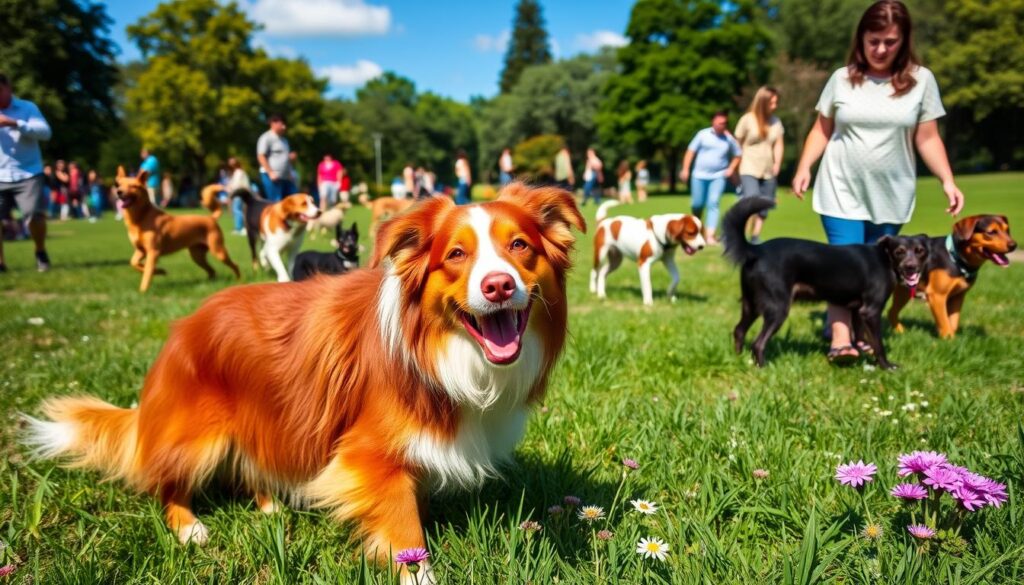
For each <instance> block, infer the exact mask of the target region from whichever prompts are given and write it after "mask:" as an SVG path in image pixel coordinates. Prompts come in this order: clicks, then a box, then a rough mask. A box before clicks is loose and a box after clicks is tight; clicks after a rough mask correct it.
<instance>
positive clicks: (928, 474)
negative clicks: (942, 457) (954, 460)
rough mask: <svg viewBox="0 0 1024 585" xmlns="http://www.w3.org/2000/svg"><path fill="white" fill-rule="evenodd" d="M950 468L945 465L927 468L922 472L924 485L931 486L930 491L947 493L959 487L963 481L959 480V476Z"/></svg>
mask: <svg viewBox="0 0 1024 585" xmlns="http://www.w3.org/2000/svg"><path fill="white" fill-rule="evenodd" d="M951 467H952V466H950V465H946V464H942V465H936V466H934V467H929V468H928V469H926V470H925V471H924V484H925V485H929V486H931V487H932V489H937V490H944V491H947V492H952V491H953V490H955V489H956V488H958V487H960V485H961V484H962V483H963V480H961V479H960V474H959V473H957V472H956V471H954V470H953V469H951Z"/></svg>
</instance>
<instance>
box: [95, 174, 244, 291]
mask: <svg viewBox="0 0 1024 585" xmlns="http://www.w3.org/2000/svg"><path fill="white" fill-rule="evenodd" d="M148 176H149V175H148V173H147V172H146V171H141V172H140V173H139V174H138V176H136V177H129V176H127V175H126V174H125V172H124V167H117V183H116V184H115V186H114V194H115V195H117V197H118V199H120V200H121V205H122V206H123V208H124V224H125V226H127V227H128V239H129V240H131V243H132V246H134V247H135V253H134V254H132V259H131V265H132V268H134V269H136V270H138V271H140V272H142V284H140V285H139V292H146V291H147V290H149V284H150V282H152V280H153V275H154V274H164V271H163V270H162V269H157V267H156V261H157V260H158V259H159V258H160V256H162V255H164V254H172V253H174V252H177V251H178V250H181V249H183V248H188V251H189V253H190V254H192V260H193V261H194V262H195V263H196V264H198V265H199V267H200V268H202V269H203V270H205V271H206V274H207V275H208V276H209V277H210V278H211V279H212V278H213V277H214V276H216V273H215V272H214V271H213V268H212V267H211V266H210V263H209V262H207V261H206V253H207V252H208V251H209V252H211V253H213V255H214V256H215V257H216V258H217V259H218V260H220V261H221V262H223V263H224V264H225V265H227V267H228V268H230V269H231V271H232V272H234V273H235V278H239V277H240V276H241V274H240V273H239V272H238V266H236V265H235V263H234V262H232V261H231V257H230V256H228V250H227V248H225V247H224V233H223V232H221V231H220V226H218V225H217V220H216V219H214V218H213V217H209V216H200V215H171V214H169V213H166V212H164V211H163V210H162V209H158V208H157V207H154V206H153V204H152V203H150V201H149V194H148V193H147V192H146V178H147V177H148ZM218 209H219V206H218Z"/></svg>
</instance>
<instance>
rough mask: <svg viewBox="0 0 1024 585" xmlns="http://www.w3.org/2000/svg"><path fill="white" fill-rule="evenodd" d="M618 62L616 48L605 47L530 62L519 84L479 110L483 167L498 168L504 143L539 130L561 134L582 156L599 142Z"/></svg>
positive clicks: (507, 144) (515, 141)
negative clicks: (606, 92) (606, 91)
mask: <svg viewBox="0 0 1024 585" xmlns="http://www.w3.org/2000/svg"><path fill="white" fill-rule="evenodd" d="M615 65H616V62H615V53H614V51H612V50H610V49H606V50H604V51H602V52H600V53H597V54H593V55H579V56H577V57H574V58H572V59H565V60H562V61H557V62H555V63H549V64H546V65H533V66H531V67H527V68H526V69H525V70H524V71H523V74H522V77H521V78H520V79H519V83H517V84H516V86H515V88H514V89H513V90H512V91H511V92H510V93H508V94H506V95H499V96H498V97H496V98H495V99H494V100H493V101H492V102H490V103H489V104H488V106H487V107H485V108H484V110H483V112H481V114H480V121H481V124H480V150H481V161H480V165H481V172H484V171H487V170H490V169H492V168H494V166H495V165H496V164H497V160H498V155H499V154H500V153H501V150H502V149H503V148H510V147H512V146H514V145H516V144H518V143H519V142H522V141H523V140H525V139H527V138H530V137H532V136H537V135H540V134H555V135H558V136H561V137H562V139H563V140H564V141H565V143H566V144H567V145H568V146H569V149H570V150H571V151H572V153H573V159H574V160H583V159H582V155H583V153H584V151H585V150H586V148H587V147H588V146H595V145H596V143H597V141H598V136H597V123H596V120H595V119H596V117H597V112H598V109H599V105H600V102H601V99H602V94H601V89H602V87H604V84H605V82H606V81H607V80H608V79H609V78H610V77H611V76H612V75H613V74H614V72H615Z"/></svg>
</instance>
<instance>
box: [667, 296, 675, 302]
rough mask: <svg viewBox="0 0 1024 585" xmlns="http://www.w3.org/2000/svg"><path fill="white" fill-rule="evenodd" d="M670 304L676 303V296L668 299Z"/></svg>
mask: <svg viewBox="0 0 1024 585" xmlns="http://www.w3.org/2000/svg"><path fill="white" fill-rule="evenodd" d="M668 302H670V303H674V302H676V295H672V296H670V297H669V298H668Z"/></svg>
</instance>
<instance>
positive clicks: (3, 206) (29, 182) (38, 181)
mask: <svg viewBox="0 0 1024 585" xmlns="http://www.w3.org/2000/svg"><path fill="white" fill-rule="evenodd" d="M15 206H17V207H18V211H20V212H21V216H22V217H30V216H32V215H46V208H47V206H48V202H47V201H46V195H44V194H43V175H41V174H39V175H36V176H34V177H31V178H29V179H24V180H22V181H18V182H16V183H0V217H7V216H8V215H10V213H11V210H12V209H14V207H15Z"/></svg>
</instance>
